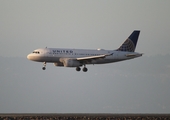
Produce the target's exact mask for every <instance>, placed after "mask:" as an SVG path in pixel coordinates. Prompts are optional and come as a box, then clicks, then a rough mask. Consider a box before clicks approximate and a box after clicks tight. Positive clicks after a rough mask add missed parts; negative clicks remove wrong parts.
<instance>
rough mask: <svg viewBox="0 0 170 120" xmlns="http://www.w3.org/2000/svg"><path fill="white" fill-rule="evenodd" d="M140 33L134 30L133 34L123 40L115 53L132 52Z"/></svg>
mask: <svg viewBox="0 0 170 120" xmlns="http://www.w3.org/2000/svg"><path fill="white" fill-rule="evenodd" d="M139 34H140V31H138V30H135V31H133V33H132V34H131V35H130V36H129V37H128V38H127V39H126V40H125V42H124V43H123V44H122V45H121V46H120V47H119V48H118V49H117V51H127V52H134V51H135V48H136V45H137V42H138V37H139Z"/></svg>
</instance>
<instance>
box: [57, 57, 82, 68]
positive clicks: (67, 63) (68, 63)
mask: <svg viewBox="0 0 170 120" xmlns="http://www.w3.org/2000/svg"><path fill="white" fill-rule="evenodd" d="M60 61H62V62H63V64H64V67H78V66H81V63H80V62H79V61H77V60H76V59H62V60H60Z"/></svg>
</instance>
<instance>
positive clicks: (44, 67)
mask: <svg viewBox="0 0 170 120" xmlns="http://www.w3.org/2000/svg"><path fill="white" fill-rule="evenodd" d="M43 65H44V66H43V67H42V69H43V70H45V69H46V62H44V63H43Z"/></svg>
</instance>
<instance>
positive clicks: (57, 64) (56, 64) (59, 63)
mask: <svg viewBox="0 0 170 120" xmlns="http://www.w3.org/2000/svg"><path fill="white" fill-rule="evenodd" d="M54 65H55V66H64V65H63V63H61V62H57V63H54Z"/></svg>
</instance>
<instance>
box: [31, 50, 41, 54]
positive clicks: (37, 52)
mask: <svg viewBox="0 0 170 120" xmlns="http://www.w3.org/2000/svg"><path fill="white" fill-rule="evenodd" d="M32 53H36V54H40V52H39V51H33V52H32Z"/></svg>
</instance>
